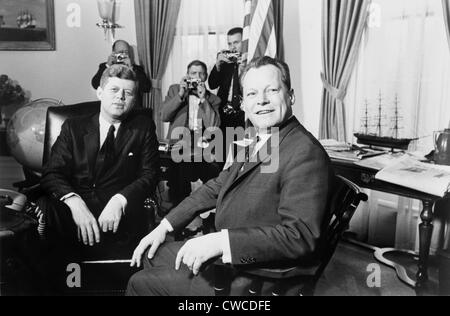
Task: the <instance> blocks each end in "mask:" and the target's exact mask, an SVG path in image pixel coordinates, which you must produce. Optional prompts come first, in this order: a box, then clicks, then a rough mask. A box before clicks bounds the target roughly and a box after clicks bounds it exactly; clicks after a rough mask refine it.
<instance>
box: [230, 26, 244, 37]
mask: <svg viewBox="0 0 450 316" xmlns="http://www.w3.org/2000/svg"><path fill="white" fill-rule="evenodd" d="M236 34H241V35H242V34H244V29H243V28H242V27H235V28H232V29H231V30H229V31H228V34H227V36H233V35H236Z"/></svg>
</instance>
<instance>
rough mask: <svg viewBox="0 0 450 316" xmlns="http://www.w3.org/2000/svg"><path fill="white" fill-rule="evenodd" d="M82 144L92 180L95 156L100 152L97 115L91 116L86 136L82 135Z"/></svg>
mask: <svg viewBox="0 0 450 316" xmlns="http://www.w3.org/2000/svg"><path fill="white" fill-rule="evenodd" d="M84 143H85V145H86V155H87V160H88V166H89V175H90V177H91V178H93V177H94V171H95V163H96V160H97V154H98V152H99V150H100V123H99V114H97V115H94V116H92V118H91V121H90V122H89V124H88V125H87V127H86V134H85V135H84Z"/></svg>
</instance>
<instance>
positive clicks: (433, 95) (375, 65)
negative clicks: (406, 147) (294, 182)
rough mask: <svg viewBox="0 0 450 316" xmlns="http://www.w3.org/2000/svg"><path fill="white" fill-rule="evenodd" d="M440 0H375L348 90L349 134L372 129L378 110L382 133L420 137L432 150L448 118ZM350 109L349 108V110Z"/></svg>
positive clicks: (448, 59)
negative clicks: (380, 109) (434, 133)
mask: <svg viewBox="0 0 450 316" xmlns="http://www.w3.org/2000/svg"><path fill="white" fill-rule="evenodd" d="M443 19H444V18H443V12H442V4H441V1H440V0H396V1H392V0H374V2H373V4H372V7H371V16H370V18H369V25H368V26H369V27H368V29H367V31H366V34H365V38H364V40H363V44H362V47H361V53H360V57H359V61H358V64H357V67H356V70H355V72H354V76H353V80H352V84H351V85H350V88H349V90H348V92H349V93H348V98H347V103H346V104H347V105H348V106H349V108H348V111H347V128H348V135H352V134H353V133H354V132H357V131H360V130H361V129H365V126H362V125H365V117H366V114H365V111H366V106H367V110H368V129H369V132H372V133H374V132H376V129H377V126H376V125H377V123H376V120H377V117H378V113H377V110H378V107H379V106H381V108H382V113H383V115H382V131H381V132H382V134H383V136H396V133H397V129H396V122H397V120H396V119H395V116H396V115H395V112H396V107H397V106H398V112H399V114H398V137H400V138H419V140H418V141H417V142H415V143H414V147H415V148H411V149H418V150H421V151H424V152H427V153H428V152H430V151H431V150H432V149H433V138H432V134H433V131H436V130H439V129H443V128H445V127H447V126H448V124H449V121H450V107H449V106H448V104H449V102H450V95H449V93H448V90H449V89H448V87H449V86H450V54H449V50H448V42H447V37H446V32H445V27H444V21H443ZM352 107H354V108H352Z"/></svg>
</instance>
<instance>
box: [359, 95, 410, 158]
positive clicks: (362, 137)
mask: <svg viewBox="0 0 450 316" xmlns="http://www.w3.org/2000/svg"><path fill="white" fill-rule="evenodd" d="M394 106H395V110H394V115H393V117H392V123H393V128H392V136H383V131H382V128H383V126H384V125H383V121H384V120H385V119H387V117H386V115H383V104H382V95H381V92H380V94H379V98H378V114H377V116H376V124H375V127H376V133H370V132H369V127H370V124H369V123H370V122H369V121H370V119H369V103H368V101H367V100H366V102H365V113H364V117H363V120H362V125H363V129H364V131H363V132H361V133H356V134H354V135H355V137H356V138H357V139H358V143H359V144H362V145H367V146H370V147H384V148H391V149H392V150H394V149H399V150H408V147H409V144H410V143H411V141H413V140H414V139H409V138H399V130H400V129H401V128H400V127H399V126H400V120H401V117H400V115H399V101H398V96H396V97H395V102H394Z"/></svg>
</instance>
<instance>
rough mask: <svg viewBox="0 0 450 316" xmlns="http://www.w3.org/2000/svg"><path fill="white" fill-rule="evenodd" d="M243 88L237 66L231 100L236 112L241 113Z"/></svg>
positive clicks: (234, 72) (237, 66) (236, 66)
mask: <svg viewBox="0 0 450 316" xmlns="http://www.w3.org/2000/svg"><path fill="white" fill-rule="evenodd" d="M240 94H241V88H240V84H239V65H238V64H235V66H234V70H233V95H232V99H231V105H232V106H233V109H234V110H235V111H239V109H240V107H241V98H240Z"/></svg>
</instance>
